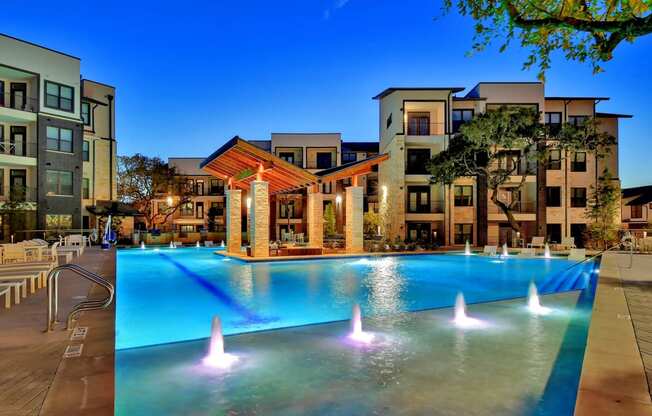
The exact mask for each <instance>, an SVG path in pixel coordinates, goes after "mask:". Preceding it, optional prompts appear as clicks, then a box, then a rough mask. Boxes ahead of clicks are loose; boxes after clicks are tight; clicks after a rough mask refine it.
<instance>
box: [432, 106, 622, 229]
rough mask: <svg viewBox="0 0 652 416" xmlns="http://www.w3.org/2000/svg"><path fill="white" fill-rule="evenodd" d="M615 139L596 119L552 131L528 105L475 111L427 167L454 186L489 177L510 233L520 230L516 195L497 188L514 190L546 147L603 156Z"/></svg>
mask: <svg viewBox="0 0 652 416" xmlns="http://www.w3.org/2000/svg"><path fill="white" fill-rule="evenodd" d="M614 143H615V138H614V137H612V136H610V135H608V134H607V133H603V132H600V131H599V130H598V125H597V122H596V121H595V120H587V121H586V122H585V123H584V124H582V125H581V126H579V127H575V126H572V125H569V124H564V125H563V126H562V128H561V129H559V131H552V130H550V129H549V128H548V127H547V126H546V125H544V124H543V123H541V121H540V114H539V112H538V111H536V110H534V109H532V108H527V107H507V106H503V107H501V108H499V109H498V110H493V111H487V112H485V113H482V114H479V115H477V116H476V117H475V118H474V119H473V120H471V121H470V122H468V123H466V124H464V125H462V126H461V127H460V133H459V134H458V135H456V136H455V137H453V138H451V140H450V143H449V145H448V148H447V149H445V150H443V151H442V152H440V153H438V154H436V155H435V156H434V157H433V158H432V159H431V160H430V163H429V165H428V170H429V172H430V174H431V175H432V178H431V180H432V181H433V182H438V183H444V184H446V185H450V184H452V183H453V182H454V181H455V180H456V179H458V178H461V177H480V176H483V177H485V178H486V180H487V188H488V189H489V191H491V193H490V199H491V201H492V202H493V203H494V204H495V205H496V206H497V207H498V208H499V209H500V210H501V211H502V212H503V213H504V214H505V216H506V217H507V221H508V222H509V224H510V226H511V227H512V229H513V230H514V231H521V227H520V224H519V223H518V221H516V219H515V217H514V211H515V209H517V208H518V207H517V204H518V203H519V199H518V198H512V200H511V201H507V200H502V199H501V197H500V194H499V189H501V187H503V188H504V187H505V185H510V188H511V191H512V195H515V194H518V193H519V192H520V191H521V190H522V189H523V187H524V185H525V184H526V180H527V176H528V175H533V174H534V172H533V170H534V169H533V167H534V166H535V165H536V164H537V163H545V161H546V160H547V159H548V155H549V153H550V150H552V149H560V150H561V151H562V152H561V153H564V151H569V150H570V151H573V150H586V151H590V152H592V153H593V154H594V155H596V156H597V157H604V156H605V155H606V154H607V153H608V152H609V147H610V146H611V145H613V144H614Z"/></svg>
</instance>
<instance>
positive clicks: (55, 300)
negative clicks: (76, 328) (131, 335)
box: [45, 263, 115, 332]
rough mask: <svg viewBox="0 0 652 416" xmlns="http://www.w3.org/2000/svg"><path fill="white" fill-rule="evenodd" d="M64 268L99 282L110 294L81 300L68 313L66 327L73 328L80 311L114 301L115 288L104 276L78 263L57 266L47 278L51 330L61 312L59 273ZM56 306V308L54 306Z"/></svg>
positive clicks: (49, 325) (100, 306) (102, 306)
mask: <svg viewBox="0 0 652 416" xmlns="http://www.w3.org/2000/svg"><path fill="white" fill-rule="evenodd" d="M63 270H70V271H72V272H73V273H75V274H76V275H78V276H81V277H83V278H85V279H87V280H90V281H91V282H93V283H95V284H98V285H100V286H102V287H103V288H105V289H106V291H107V292H108V295H107V297H106V298H104V299H95V300H85V301H82V302H79V303H78V304H76V305H75V306H74V307H73V308H72V310H71V311H70V313H68V317H67V319H66V329H68V330H70V329H72V327H71V324H72V320H73V319H74V317H75V315H77V314H78V313H80V312H83V311H90V310H96V309H105V308H107V307H108V306H109V305H110V304H111V302H113V298H114V296H115V288H114V286H113V285H112V284H111V282H109V281H107V280H106V279H104V278H103V277H102V276H100V275H98V274H96V273H93V272H91V271H89V270H87V269H85V268H83V267H81V266H79V265H77V264H72V263H67V264H63V265H61V266H57V267H55V268H53V269H52V270H50V272H49V273H48V278H47V285H48V313H47V316H48V317H47V319H48V322H47V326H46V329H45V331H46V332H50V331H52V330H53V329H54V325H55V324H56V323H57V322H58V314H59V274H60V273H61V272H62V271H63ZM53 306H54V308H53Z"/></svg>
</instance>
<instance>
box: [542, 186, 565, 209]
mask: <svg viewBox="0 0 652 416" xmlns="http://www.w3.org/2000/svg"><path fill="white" fill-rule="evenodd" d="M546 206H549V207H560V206H561V187H559V186H549V187H548V188H547V189H546Z"/></svg>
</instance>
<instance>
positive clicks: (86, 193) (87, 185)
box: [82, 178, 91, 199]
mask: <svg viewBox="0 0 652 416" xmlns="http://www.w3.org/2000/svg"><path fill="white" fill-rule="evenodd" d="M90 198H91V181H90V179H88V178H82V199H90Z"/></svg>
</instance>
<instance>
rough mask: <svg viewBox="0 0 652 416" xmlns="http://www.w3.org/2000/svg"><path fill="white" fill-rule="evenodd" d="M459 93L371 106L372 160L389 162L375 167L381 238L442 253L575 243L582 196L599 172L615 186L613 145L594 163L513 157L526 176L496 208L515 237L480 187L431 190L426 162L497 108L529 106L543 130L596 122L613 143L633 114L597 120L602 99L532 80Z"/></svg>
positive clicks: (465, 181)
mask: <svg viewBox="0 0 652 416" xmlns="http://www.w3.org/2000/svg"><path fill="white" fill-rule="evenodd" d="M464 90H465V88H463V87H440V88H388V89H386V90H384V91H382V92H381V93H380V94H378V95H377V96H375V97H374V99H376V100H377V101H378V102H379V107H380V108H379V115H380V117H379V131H380V152H381V153H388V154H389V155H390V158H389V160H388V161H386V162H385V163H383V164H382V165H381V166H380V168H379V183H380V184H381V186H382V187H383V192H384V193H386V194H387V195H388V197H387V201H386V203H384V207H385V208H384V209H386V212H387V215H388V216H389V217H390V218H391V221H389V224H388V234H389V235H390V236H397V237H398V238H400V239H405V240H408V241H427V242H432V241H436V242H437V243H439V244H443V245H455V244H464V243H465V242H466V241H467V240H468V241H469V242H471V243H472V244H476V245H483V244H494V245H495V244H503V243H507V244H509V245H514V244H518V245H520V244H523V243H524V242H525V241H528V242H529V241H530V239H531V237H532V236H535V235H542V236H543V235H545V236H546V237H547V239H548V241H552V242H559V241H561V238H562V237H566V236H573V237H574V238H575V240H576V241H577V242H578V243H580V244H581V243H582V240H583V236H584V231H585V230H586V227H587V224H588V222H589V221H588V219H587V218H586V217H585V210H586V203H587V198H588V197H589V196H590V192H591V187H592V186H595V184H596V183H597V181H598V178H599V175H601V174H602V172H603V170H604V169H605V168H606V169H608V170H609V172H610V173H611V175H612V176H613V177H614V178H615V180H616V181H617V180H618V147H617V145H616V146H614V148H613V149H612V152H611V153H610V155H609V157H608V158H606V159H601V160H599V161H598V160H597V158H595V157H594V156H593V155H592V154H591V153H590V152H584V151H578V152H570V153H566V154H561V153H560V152H552V154H551V155H550V160H548V162H547V163H541V164H539V166H537V165H536V164H535V166H527V163H525V162H524V161H523V160H522V158H521V156H520V155H517V157H516V162H513V163H519V166H518V173H519V174H520V173H527V176H526V183H525V186H524V187H522V188H521V189H520V190H518V189H517V188H518V182H519V181H520V176H519V177H518V178H516V177H514V180H513V182H511V183H507V184H505V185H504V186H503V187H501V188H500V189H499V192H500V197H499V198H500V200H502V201H507V202H512V201H514V198H516V199H517V200H516V201H515V205H514V206H515V211H516V212H515V217H516V219H517V221H518V222H519V224H520V226H521V230H522V231H521V233H519V234H516V233H514V232H513V231H512V229H511V227H510V226H509V224H508V222H507V218H506V216H505V215H504V213H502V211H500V210H499V208H498V207H497V206H496V205H495V204H494V203H493V202H491V200H490V195H488V190H487V184H486V183H479V182H478V180H476V178H471V177H468V178H460V179H458V180H456V181H455V183H454V184H452V185H451V186H444V185H442V184H433V183H430V176H429V175H428V174H427V171H426V162H427V161H428V160H429V159H430V158H431V157H432V156H433V155H435V154H436V153H438V152H440V151H442V150H443V149H445V148H446V147H447V146H448V143H449V141H450V140H451V139H452V138H453V136H454V135H455V134H456V133H457V132H458V131H459V128H460V126H461V125H463V124H464V123H466V122H468V121H470V120H471V119H473V117H474V115H476V114H479V113H482V112H485V111H491V110H492V109H497V108H499V107H501V106H518V107H531V108H533V109H536V110H537V111H539V112H540V113H541V121H542V122H545V123H547V124H549V125H550V126H551V128H555V127H560V126H561V125H562V123H572V124H579V123H582V122H583V121H584V120H586V119H588V118H597V119H599V121H600V126H601V127H600V128H602V129H604V130H605V131H607V132H609V133H610V134H612V135H613V136H615V137H616V139H618V123H619V120H620V119H621V118H628V117H631V116H628V115H622V114H610V113H604V112H599V111H597V110H596V106H597V105H598V104H599V103H600V102H603V101H605V100H608V99H609V98H608V97H574V96H563V97H557V96H547V95H546V94H545V91H544V85H543V84H542V83H540V82H511V83H510V82H508V83H502V82H481V83H479V84H477V85H476V86H475V87H474V88H472V89H471V90H470V91H469V92H468V93H466V94H464V95H458V94H459V93H461V92H462V91H464Z"/></svg>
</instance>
